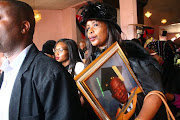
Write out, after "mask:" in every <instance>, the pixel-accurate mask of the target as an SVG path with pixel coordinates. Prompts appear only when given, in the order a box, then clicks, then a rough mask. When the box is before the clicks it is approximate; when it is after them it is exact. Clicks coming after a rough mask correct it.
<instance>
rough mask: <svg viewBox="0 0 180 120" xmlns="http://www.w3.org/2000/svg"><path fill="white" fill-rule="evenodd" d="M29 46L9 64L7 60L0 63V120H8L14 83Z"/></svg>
mask: <svg viewBox="0 0 180 120" xmlns="http://www.w3.org/2000/svg"><path fill="white" fill-rule="evenodd" d="M31 46H32V44H31V45H29V46H27V47H26V48H25V49H24V50H23V51H22V52H21V53H20V54H19V55H18V56H17V57H16V58H15V59H14V60H13V61H12V62H11V63H10V61H9V60H8V59H6V60H5V61H4V62H3V63H2V66H1V70H3V71H4V78H3V82H2V85H1V88H0V120H9V104H10V99H11V93H12V89H13V86H14V82H15V80H16V77H17V74H18V72H19V69H20V67H21V65H22V63H23V61H24V59H25V57H26V55H27V53H28V51H29V49H30V47H31Z"/></svg>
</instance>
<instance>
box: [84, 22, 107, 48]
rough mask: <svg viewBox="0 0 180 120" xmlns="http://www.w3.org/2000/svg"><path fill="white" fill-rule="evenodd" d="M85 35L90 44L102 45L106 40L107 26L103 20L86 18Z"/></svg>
mask: <svg viewBox="0 0 180 120" xmlns="http://www.w3.org/2000/svg"><path fill="white" fill-rule="evenodd" d="M86 30H87V37H88V38H89V40H90V42H91V44H92V46H97V47H104V46H106V40H107V26H106V24H105V22H103V21H97V20H88V21H87V23H86Z"/></svg>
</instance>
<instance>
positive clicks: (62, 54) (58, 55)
mask: <svg viewBox="0 0 180 120" xmlns="http://www.w3.org/2000/svg"><path fill="white" fill-rule="evenodd" d="M54 54H55V59H56V60H57V61H58V62H62V63H63V62H67V61H68V60H69V55H68V46H67V45H66V44H65V43H64V42H59V43H58V44H57V45H56V48H55V49H54Z"/></svg>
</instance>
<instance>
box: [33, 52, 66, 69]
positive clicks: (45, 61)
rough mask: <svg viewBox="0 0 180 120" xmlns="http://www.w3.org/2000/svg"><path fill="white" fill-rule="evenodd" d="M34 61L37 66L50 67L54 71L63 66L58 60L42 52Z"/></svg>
mask: <svg viewBox="0 0 180 120" xmlns="http://www.w3.org/2000/svg"><path fill="white" fill-rule="evenodd" d="M34 63H35V64H36V66H39V67H41V69H50V70H53V71H56V70H58V71H59V70H61V68H63V66H62V64H61V63H59V62H57V61H56V60H55V59H53V58H50V57H48V56H46V55H44V54H43V53H42V52H39V53H38V55H37V56H36V58H35V60H34Z"/></svg>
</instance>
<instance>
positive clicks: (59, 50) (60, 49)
mask: <svg viewBox="0 0 180 120" xmlns="http://www.w3.org/2000/svg"><path fill="white" fill-rule="evenodd" d="M64 50H68V49H63V48H59V49H53V52H54V53H55V52H58V53H62V52H63V51H64Z"/></svg>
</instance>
